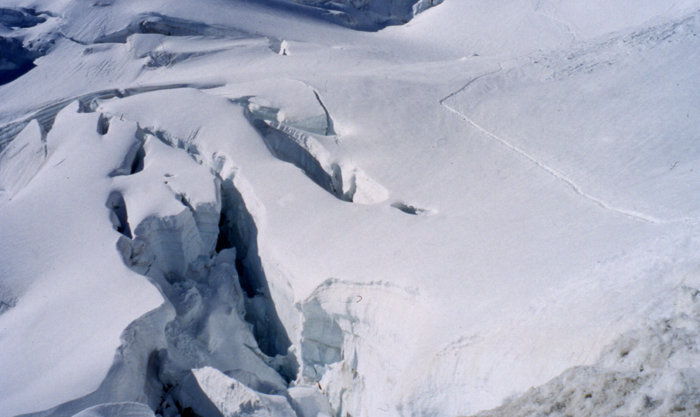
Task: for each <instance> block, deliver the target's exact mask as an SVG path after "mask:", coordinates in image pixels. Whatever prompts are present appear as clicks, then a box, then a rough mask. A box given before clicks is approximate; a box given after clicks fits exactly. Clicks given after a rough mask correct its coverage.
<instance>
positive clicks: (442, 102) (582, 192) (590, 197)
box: [440, 67, 688, 224]
mask: <svg viewBox="0 0 700 417" xmlns="http://www.w3.org/2000/svg"><path fill="white" fill-rule="evenodd" d="M501 70H502V67H501V69H498V70H496V71H493V72H490V73H487V74H484V75H481V76H479V77H476V78H474V79H472V80H471V81H469V82H468V83H467V84H466V85H464V86H463V87H462V88H460V89H459V90H457V91H455V92H453V93H451V94H449V95H448V96H446V97H444V98H443V99H441V100H440V105H441V106H443V107H444V108H446V109H447V110H448V111H450V112H451V113H454V114H456V115H457V116H459V117H460V118H461V119H462V120H464V121H465V122H467V123H469V124H470V125H472V126H473V127H474V128H475V129H476V130H478V131H480V132H481V133H483V134H484V135H486V136H488V137H490V138H491V139H493V140H495V141H497V142H498V143H500V144H501V145H503V146H505V147H506V148H508V149H510V150H511V151H513V152H515V153H517V154H518V155H520V156H522V157H523V158H525V159H527V160H529V161H530V162H532V163H533V164H535V165H536V166H537V167H538V168H540V169H541V170H543V171H544V172H546V173H547V174H549V175H551V176H553V177H555V178H556V179H558V180H560V181H562V182H564V183H566V184H567V185H568V186H569V187H571V189H572V190H574V192H575V193H576V194H578V195H580V196H581V197H583V198H585V199H587V200H590V201H592V202H593V203H595V204H597V205H598V206H600V207H601V208H603V209H605V210H608V211H612V212H615V213H618V214H622V215H624V216H627V217H630V218H633V219H635V220H639V221H643V222H646V223H652V224H664V223H671V222H677V221H687V220H688V219H678V220H664V219H658V218H656V217H653V216H650V215H648V214H645V213H639V212H637V211H634V210H628V209H624V208H619V207H614V206H611V205H610V204H608V203H606V202H605V201H603V200H601V199H600V198H598V197H596V196H594V195H592V194H589V193H587V192H586V191H585V190H584V189H583V188H581V186H580V185H578V184H577V183H576V182H575V181H573V180H572V179H570V178H569V177H567V176H566V175H565V174H564V173H562V172H561V171H559V170H557V169H554V168H552V167H550V166H549V165H547V164H545V163H544V162H542V161H540V160H539V159H537V158H535V157H534V156H532V155H530V154H529V153H527V152H525V150H523V149H522V148H520V147H518V146H516V145H514V144H512V143H510V142H509V141H508V140H506V139H504V138H502V137H500V136H498V135H496V134H495V133H493V132H490V131H488V130H486V129H485V128H483V127H482V126H480V125H479V124H478V123H476V122H475V121H474V120H472V119H470V118H469V117H467V116H465V115H464V114H462V113H460V112H458V111H457V110H455V109H453V108H452V107H450V106H449V105H447V104H445V102H446V101H447V100H449V99H450V98H452V97H454V96H456V95H457V94H459V93H461V92H462V91H464V90H465V89H466V88H467V87H469V85H471V84H472V83H473V82H475V81H476V80H478V79H479V78H481V77H485V76H488V75H492V74H495V73H497V72H500V71H501Z"/></svg>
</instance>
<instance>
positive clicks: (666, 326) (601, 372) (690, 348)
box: [477, 287, 700, 417]
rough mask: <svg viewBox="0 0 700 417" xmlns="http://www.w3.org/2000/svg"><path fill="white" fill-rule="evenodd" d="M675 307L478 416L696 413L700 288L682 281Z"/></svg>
mask: <svg viewBox="0 0 700 417" xmlns="http://www.w3.org/2000/svg"><path fill="white" fill-rule="evenodd" d="M676 306H677V308H678V310H677V311H676V312H675V313H674V314H672V315H670V316H669V317H666V318H663V319H661V320H658V321H656V322H653V323H651V324H649V325H648V326H647V327H645V328H642V329H639V330H634V331H631V332H629V333H626V334H623V335H622V336H620V337H619V338H618V339H617V340H615V341H614V342H613V343H612V344H611V345H610V346H608V347H607V349H605V350H604V352H603V353H602V355H601V357H600V358H599V359H598V361H597V362H596V363H595V364H594V365H592V366H580V367H575V368H571V369H569V370H567V371H565V372H564V373H563V374H561V375H560V376H558V377H556V378H555V379H553V380H551V381H549V382H548V383H546V384H544V385H542V386H540V387H537V388H532V389H530V390H529V391H528V392H526V393H525V394H523V395H522V396H520V397H517V398H515V399H510V400H507V401H506V402H505V404H504V405H503V406H501V407H499V408H497V409H495V410H492V411H486V412H483V413H479V414H477V416H480V417H516V416H531V415H556V416H565V415H577V416H580V415H586V416H629V415H635V416H659V417H660V416H691V415H698V414H699V413H700V402H699V401H698V398H700V291H698V290H696V289H692V288H688V287H684V288H682V289H681V291H680V292H679V296H678V300H677V302H676Z"/></svg>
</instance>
